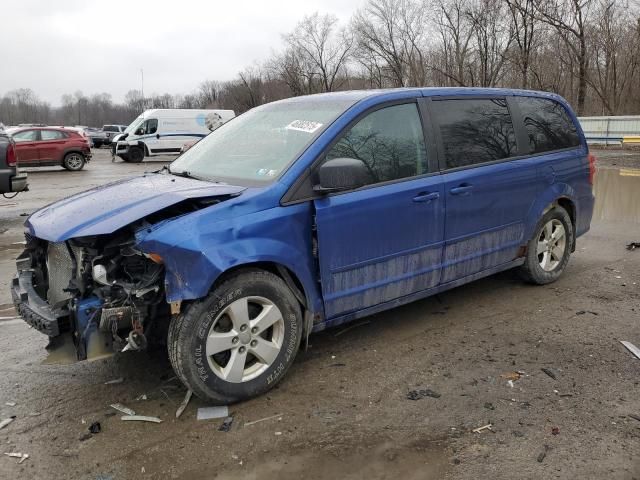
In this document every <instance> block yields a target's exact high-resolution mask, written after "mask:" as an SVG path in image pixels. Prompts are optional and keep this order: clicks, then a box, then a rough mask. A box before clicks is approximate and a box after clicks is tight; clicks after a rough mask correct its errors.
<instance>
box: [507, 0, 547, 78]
mask: <svg viewBox="0 0 640 480" xmlns="http://www.w3.org/2000/svg"><path fill="white" fill-rule="evenodd" d="M505 1H506V3H507V6H508V7H509V13H510V15H511V23H512V26H513V37H514V40H515V45H516V49H515V50H516V52H517V53H516V55H515V61H514V63H515V64H516V66H517V68H518V70H519V71H520V87H522V88H529V84H530V83H529V75H530V69H531V64H532V61H533V55H534V54H535V52H536V51H537V49H538V41H539V33H540V28H539V24H540V22H539V21H538V19H537V18H536V16H535V15H534V13H535V3H536V0H505Z"/></svg>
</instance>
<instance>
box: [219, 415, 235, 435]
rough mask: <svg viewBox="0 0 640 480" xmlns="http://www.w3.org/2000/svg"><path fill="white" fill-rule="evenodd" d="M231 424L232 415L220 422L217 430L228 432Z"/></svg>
mask: <svg viewBox="0 0 640 480" xmlns="http://www.w3.org/2000/svg"><path fill="white" fill-rule="evenodd" d="M232 424H233V417H227V418H225V419H224V421H223V422H222V425H220V428H218V431H220V432H228V431H229V430H231V425H232Z"/></svg>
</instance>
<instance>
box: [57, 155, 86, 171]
mask: <svg viewBox="0 0 640 480" xmlns="http://www.w3.org/2000/svg"><path fill="white" fill-rule="evenodd" d="M84 163H85V159H84V155H82V154H81V153H78V152H71V153H67V154H66V155H65V157H64V160H62V166H63V167H64V168H66V169H67V170H71V171H72V172H77V171H78V170H82V169H83V168H84Z"/></svg>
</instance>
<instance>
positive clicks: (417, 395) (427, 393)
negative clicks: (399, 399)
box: [407, 388, 440, 400]
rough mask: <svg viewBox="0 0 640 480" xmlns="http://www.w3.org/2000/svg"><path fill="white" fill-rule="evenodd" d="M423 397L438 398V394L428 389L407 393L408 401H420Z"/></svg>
mask: <svg viewBox="0 0 640 480" xmlns="http://www.w3.org/2000/svg"><path fill="white" fill-rule="evenodd" d="M425 397H431V398H440V394H439V393H438V392H434V391H433V390H430V389H428V388H424V389H421V390H411V391H410V392H409V393H407V399H408V400H420V399H421V398H425Z"/></svg>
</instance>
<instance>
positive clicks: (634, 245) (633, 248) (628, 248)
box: [627, 242, 640, 250]
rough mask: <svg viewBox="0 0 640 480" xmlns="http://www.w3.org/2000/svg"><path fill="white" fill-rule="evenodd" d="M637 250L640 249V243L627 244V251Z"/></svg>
mask: <svg viewBox="0 0 640 480" xmlns="http://www.w3.org/2000/svg"><path fill="white" fill-rule="evenodd" d="M636 248H640V242H631V243H627V250H635V249H636Z"/></svg>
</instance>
